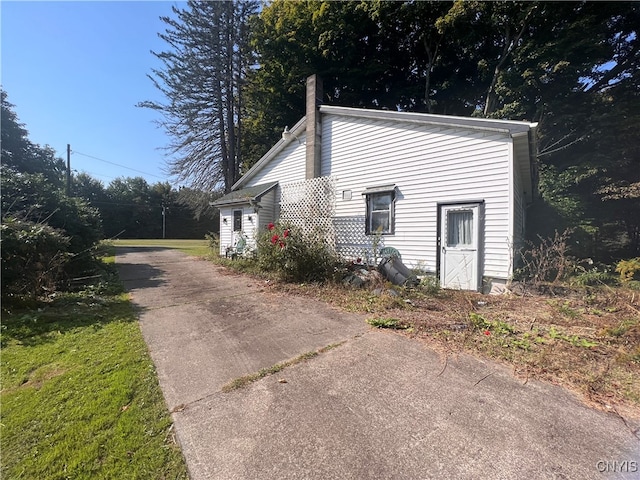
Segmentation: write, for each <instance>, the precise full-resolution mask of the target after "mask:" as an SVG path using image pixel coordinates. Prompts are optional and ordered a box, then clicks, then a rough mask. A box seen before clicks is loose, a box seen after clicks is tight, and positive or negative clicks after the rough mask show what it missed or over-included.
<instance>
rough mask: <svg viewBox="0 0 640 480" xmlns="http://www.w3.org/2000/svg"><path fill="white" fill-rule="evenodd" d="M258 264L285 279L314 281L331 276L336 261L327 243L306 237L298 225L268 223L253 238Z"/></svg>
mask: <svg viewBox="0 0 640 480" xmlns="http://www.w3.org/2000/svg"><path fill="white" fill-rule="evenodd" d="M257 249H258V265H259V266H260V268H261V269H262V270H265V271H268V272H272V273H275V274H276V275H277V276H279V277H280V278H282V279H283V280H287V281H296V282H298V281H299V282H309V281H313V282H317V281H324V280H327V279H328V278H330V277H331V275H332V274H333V272H334V270H335V265H336V263H337V261H336V258H335V255H333V254H332V252H331V249H330V248H329V247H328V245H326V244H324V243H322V242H314V241H312V240H309V239H308V238H306V237H305V236H304V235H303V233H302V232H301V231H300V229H298V228H296V227H294V226H292V225H288V224H284V223H280V222H276V223H269V224H268V225H267V227H266V228H265V229H263V230H262V231H261V232H260V233H259V235H258V238H257Z"/></svg>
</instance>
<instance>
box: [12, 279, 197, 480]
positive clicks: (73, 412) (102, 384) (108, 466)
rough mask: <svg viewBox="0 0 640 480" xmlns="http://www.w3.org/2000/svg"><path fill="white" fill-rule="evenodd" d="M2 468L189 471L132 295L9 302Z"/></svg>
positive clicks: (134, 474) (45, 472)
mask: <svg viewBox="0 0 640 480" xmlns="http://www.w3.org/2000/svg"><path fill="white" fill-rule="evenodd" d="M1 341H2V362H1V373H2V392H1V402H2V422H1V427H0V442H1V449H2V457H1V465H2V471H1V475H0V476H1V477H2V478H6V479H13V478H25V479H27V478H28V479H41V480H45V479H66V478H73V479H114V478H123V479H124V478H132V479H133V478H135V479H154V480H155V479H182V478H185V479H186V478H188V475H187V471H186V467H185V464H184V460H183V457H182V454H181V452H180V450H179V448H178V447H177V445H176V444H175V442H174V437H173V433H172V432H173V430H172V424H171V418H170V416H169V413H168V412H167V409H166V406H165V403H164V399H163V397H162V394H161V391H160V388H159V386H158V381H157V377H156V372H155V369H154V366H153V363H152V361H151V359H150V357H149V354H148V351H147V347H146V345H145V342H144V340H143V338H142V334H141V332H140V328H139V325H138V322H137V317H136V315H135V312H134V310H133V308H132V305H131V304H130V302H129V299H128V298H127V296H126V294H124V293H122V292H121V288H118V287H114V284H113V282H112V283H109V284H103V285H102V286H100V287H94V288H93V289H90V290H87V291H84V292H82V293H76V294H61V295H59V296H57V297H56V298H54V299H53V300H51V301H48V302H46V303H39V304H32V305H31V306H30V307H29V308H27V307H20V308H17V307H16V308H11V309H10V311H8V310H7V307H6V306H4V305H3V312H2V337H1Z"/></svg>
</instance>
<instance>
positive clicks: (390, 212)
mask: <svg viewBox="0 0 640 480" xmlns="http://www.w3.org/2000/svg"><path fill="white" fill-rule="evenodd" d="M363 195H365V196H366V199H367V224H366V233H367V234H369V235H374V234H382V235H393V233H394V200H395V186H390V187H384V188H375V189H373V188H372V189H369V190H365V192H364V193H363Z"/></svg>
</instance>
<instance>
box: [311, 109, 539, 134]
mask: <svg viewBox="0 0 640 480" xmlns="http://www.w3.org/2000/svg"><path fill="white" fill-rule="evenodd" d="M320 112H321V113H326V114H332V115H342V116H348V117H359V118H370V119H376V120H392V121H395V122H408V123H418V124H422V125H437V126H443V127H457V128H468V129H472V130H483V131H491V132H503V133H508V134H509V135H517V134H519V133H528V132H529V131H530V130H531V129H535V127H536V126H537V124H536V123H530V122H521V121H517V120H496V119H492V118H475V117H456V116H454V115H435V114H431V113H414V112H395V111H393V110H371V109H368V108H352V107H335V106H331V105H321V106H320Z"/></svg>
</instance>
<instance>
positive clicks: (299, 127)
mask: <svg viewBox="0 0 640 480" xmlns="http://www.w3.org/2000/svg"><path fill="white" fill-rule="evenodd" d="M306 128H307V117H306V116H305V117H302V118H301V119H300V120H298V123H296V124H295V125H294V126H293V127H292V128H290V129H289V133H291V135H288V136H287V138H286V139H285V138H284V137H283V138H281V139H280V140H278V141H277V142H276V144H275V145H273V146H272V147H271V148H270V149H269V151H268V152H267V153H265V154H264V155H263V156H262V157H261V158H260V160H258V161H257V162H256V163H255V164H254V165H253V166H252V167H251V168H250V169H249V170H247V173H245V174H244V175H242V177H240V179H239V180H238V181H237V182H236V183H234V184H233V185H232V186H231V191H233V190H236V189H237V188H240V187H242V186H243V185H244V184H245V183H247V182H248V181H249V180H250V179H251V178H252V177H253V176H254V175H255V174H256V173H257V172H258V171H259V170H260V169H261V168H262V167H263V166H264V164H265V163H268V162H269V160H271V159H272V158H273V157H275V156H276V155H277V154H278V153H280V152H281V151H282V150H284V148H285V147H286V146H287V145H289V144H290V143H291V142H293V140H294V138H297V137H298V135H299V134H300V133H302V132H303V131H305V130H306Z"/></svg>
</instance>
